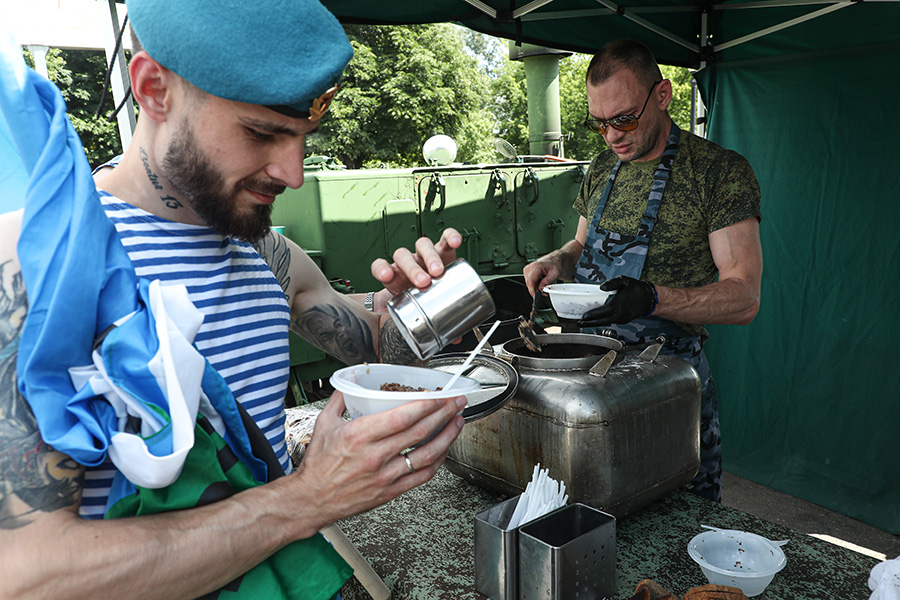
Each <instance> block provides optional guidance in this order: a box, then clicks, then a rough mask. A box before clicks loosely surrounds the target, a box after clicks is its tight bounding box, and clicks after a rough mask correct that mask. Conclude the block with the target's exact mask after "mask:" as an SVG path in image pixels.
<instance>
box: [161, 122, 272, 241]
mask: <svg viewBox="0 0 900 600" xmlns="http://www.w3.org/2000/svg"><path fill="white" fill-rule="evenodd" d="M162 166H163V169H164V172H165V174H166V176H167V177H168V179H169V181H171V182H172V185H173V186H175V188H176V189H177V190H178V191H179V192H180V193H181V195H182V196H184V197H185V198H186V199H187V200H188V202H190V204H191V208H193V209H194V212H196V213H197V215H198V216H199V217H200V218H201V219H203V221H204V222H205V223H206V225H208V226H209V227H211V228H212V229H214V230H215V231H216V233H219V234H221V235H224V236H229V237H233V238H238V239H241V240H247V241H250V242H252V241H255V240H258V239H260V238H262V237H263V236H264V235H266V233H267V232H268V231H269V227H270V226H271V225H272V219H271V214H272V205H271V204H259V205H256V206H254V207H253V208H252V211H251V212H250V213H249V214H239V213H238V211H237V197H238V194H240V192H241V190H243V189H244V188H249V189H251V190H254V191H256V192H260V193H265V194H272V195H278V194H280V193H281V192H283V191H284V189H285V188H284V186H283V185H279V184H277V183H274V182H273V181H270V180H254V179H251V178H246V179H242V180H240V181H238V182H237V184H236V185H235V187H234V189H233V190H231V191H228V190H227V189H225V178H224V177H223V176H222V174H221V173H220V172H219V171H218V170H217V169H216V168H215V166H213V164H212V161H211V160H209V158H208V157H207V156H206V155H205V154H203V152H202V151H201V150H200V148H198V147H197V143H196V140H195V138H194V134H193V131H192V130H191V128H190V126H189V125H188V124H187V123H182V128H181V130H180V131H179V133H178V135H177V136H176V137H175V139H174V140H173V142H172V144H171V145H170V146H169V148H168V150H167V151H166V155H165V156H164V157H163V161H162Z"/></svg>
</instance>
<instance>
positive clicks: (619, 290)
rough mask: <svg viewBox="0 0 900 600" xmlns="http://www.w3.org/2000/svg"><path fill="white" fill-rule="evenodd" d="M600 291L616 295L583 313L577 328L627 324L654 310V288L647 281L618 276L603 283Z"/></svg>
mask: <svg viewBox="0 0 900 600" xmlns="http://www.w3.org/2000/svg"><path fill="white" fill-rule="evenodd" d="M600 289H601V290H604V291H607V292H613V291H614V292H616V293H615V294H613V295H612V296H610V297H609V299H607V301H606V304H604V305H603V306H598V307H597V308H592V309H591V310H589V311H587V312H586V313H584V314H583V315H582V316H581V320H580V321H578V326H579V327H602V326H604V325H611V324H613V323H628V322H629V321H631V320H633V319H636V318H638V317H645V316H647V315H649V314H652V313H653V311H654V310H655V309H656V301H657V298H656V288H655V287H653V284H652V283H650V282H649V281H639V280H637V279H634V278H632V277H625V276H624V275H620V276H619V277H613V278H612V279H610V280H609V281H604V282H603V283H602V284H601V285H600Z"/></svg>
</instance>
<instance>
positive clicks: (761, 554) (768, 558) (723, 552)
mask: <svg viewBox="0 0 900 600" xmlns="http://www.w3.org/2000/svg"><path fill="white" fill-rule="evenodd" d="M784 543H786V542H777V543H776V542H773V541H771V540H768V539H766V538H764V537H762V536H759V535H756V534H755V533H748V532H746V531H737V530H733V529H716V530H713V531H704V532H703V533H701V534H698V535H696V536H695V537H694V538H693V539H692V540H691V541H690V543H689V544H688V554H689V555H690V557H691V558H692V559H694V561H695V562H696V563H697V564H698V565H700V569H701V570H702V571H703V574H704V575H706V578H707V579H708V580H709V582H710V583H712V584H715V585H730V586H732V587H736V588H740V589H741V590H742V591H743V592H744V594H746V595H747V596H748V597H752V596H758V595H759V594H761V593H762V592H763V590H764V589H766V586H767V585H769V584H770V583H771V582H772V579H773V578H774V577H775V574H776V573H778V572H779V571H781V570H782V569H783V568H784V567H785V565H786V564H787V558H785V556H784V551H783V550H782V549H781V545H782V544H784Z"/></svg>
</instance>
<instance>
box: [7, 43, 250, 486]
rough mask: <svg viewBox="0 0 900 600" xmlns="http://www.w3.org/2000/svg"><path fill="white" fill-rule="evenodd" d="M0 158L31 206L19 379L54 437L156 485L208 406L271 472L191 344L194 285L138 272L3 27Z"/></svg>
mask: <svg viewBox="0 0 900 600" xmlns="http://www.w3.org/2000/svg"><path fill="white" fill-rule="evenodd" d="M0 165H2V166H0V197H2V198H4V202H5V203H4V204H3V208H4V210H6V209H10V210H14V209H18V208H21V207H23V206H24V217H23V221H22V229H21V233H20V236H19V241H18V248H17V249H18V258H19V263H20V264H21V269H22V276H23V280H24V282H25V288H26V291H27V294H28V302H29V309H28V315H27V317H26V320H25V324H24V326H23V329H22V334H21V340H20V343H19V349H18V362H17V377H18V387H19V391H20V392H21V393H22V395H23V396H24V397H25V400H26V401H27V402H28V404H29V405H30V406H31V409H32V411H33V412H34V415H35V418H36V419H37V422H38V426H39V428H40V431H41V436H42V438H43V440H44V441H45V442H46V443H47V444H49V445H51V446H52V447H53V448H55V449H56V450H58V451H60V452H63V453H65V454H67V455H69V456H71V457H72V458H73V459H75V460H76V461H78V462H79V463H81V464H84V465H88V466H94V465H98V464H100V463H101V462H103V460H104V459H105V458H106V456H107V454H108V455H109V456H110V458H111V459H112V460H113V463H114V464H115V465H116V467H117V468H118V469H119V470H120V472H121V473H123V474H125V475H126V476H127V477H128V479H129V480H130V481H131V482H132V483H134V484H136V485H140V486H142V487H149V488H159V487H164V486H166V485H168V484H170V483H172V482H173V481H175V479H176V478H177V477H178V475H179V473H180V470H181V464H183V460H184V456H185V454H186V453H187V451H188V450H189V449H190V447H191V446H192V444H193V439H194V438H193V436H194V425H195V421H196V417H197V413H198V411H199V412H200V413H202V414H204V415H206V416H207V417H208V418H209V419H210V422H211V423H213V426H214V427H215V428H216V430H217V432H218V433H220V435H222V437H223V438H224V439H225V440H226V441H227V442H228V444H229V446H231V448H232V450H233V451H234V452H235V454H236V455H237V456H238V458H239V459H240V460H241V461H242V462H243V463H244V464H245V465H247V466H248V467H249V468H250V469H251V472H252V473H253V476H254V477H255V478H256V479H257V480H258V481H266V480H267V473H266V466H265V463H264V462H263V461H262V460H259V459H257V458H256V457H254V456H253V453H252V451H251V450H250V444H249V441H248V438H247V432H246V429H245V428H244V426H243V424H242V422H241V417H240V414H239V412H238V409H237V405H236V402H235V400H234V397H233V395H232V394H231V392H230V390H229V389H228V386H227V384H226V383H225V381H224V380H223V379H222V378H221V376H219V374H218V373H217V372H216V371H215V370H214V369H213V368H212V367H211V366H210V365H209V363H208V362H207V361H206V360H205V359H204V358H203V357H202V355H200V354H199V352H197V350H196V348H195V347H194V346H193V345H192V342H193V336H194V334H195V333H196V331H197V328H198V327H199V325H200V323H201V322H202V319H203V316H202V314H201V313H200V312H199V311H197V309H196V308H195V307H194V306H193V305H192V304H191V302H190V300H189V299H188V297H187V291H186V289H185V288H184V287H183V286H165V287H164V286H162V285H160V284H159V282H148V281H144V280H139V279H138V278H137V277H136V275H135V272H134V269H133V267H132V264H131V260H130V259H129V257H128V254H127V252H126V251H125V248H124V246H123V245H122V243H121V241H120V240H119V237H118V235H117V233H116V230H115V227H114V226H113V224H112V223H111V222H110V221H109V219H108V218H107V217H106V214H105V212H104V210H103V208H102V206H101V203H100V201H99V198H98V197H97V191H96V188H95V187H94V182H93V179H92V177H91V169H90V165H89V164H88V162H87V158H86V157H85V155H84V150H83V148H82V145H81V141H80V139H79V138H78V135H77V133H76V132H75V130H74V128H73V127H72V125H71V123H70V122H69V119H68V118H67V116H66V107H65V103H64V101H63V98H62V95H61V94H60V92H59V90H58V89H57V88H56V86H55V85H54V84H53V83H51V82H50V81H48V80H47V79H45V78H44V77H42V76H40V75H38V74H37V73H36V72H35V71H34V70H32V69H29V68H27V66H26V65H25V63H24V60H23V58H22V51H21V47H20V46H19V45H18V44H16V43H15V42H14V40H13V39H12V36H11V35H10V34H8V33H4V32H2V31H0ZM101 338H102V343H100V344H99V345H98V346H97V347H96V348H95V347H94V345H95V341H97V340H100V339H101ZM135 424H137V425H135Z"/></svg>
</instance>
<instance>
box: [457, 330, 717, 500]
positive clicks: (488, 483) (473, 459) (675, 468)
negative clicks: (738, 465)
mask: <svg viewBox="0 0 900 600" xmlns="http://www.w3.org/2000/svg"><path fill="white" fill-rule="evenodd" d="M537 339H538V341H539V342H540V343H541V344H542V346H543V351H542V352H540V353H535V352H532V351H530V350H528V349H527V348H526V347H525V344H524V342H523V341H522V340H521V339H518V338H517V339H513V340H510V341H508V342H506V343H504V344H503V345H502V346H501V347H500V349H499V352H498V356H499V357H500V358H504V359H506V360H509V361H510V363H511V364H512V365H513V366H514V367H515V369H516V371H517V372H518V374H519V384H518V388H517V390H516V393H515V395H514V396H513V397H512V398H511V399H510V400H509V401H508V402H507V403H506V404H504V405H503V407H502V408H501V409H500V410H498V411H497V412H495V413H493V414H492V415H490V416H487V417H485V418H483V419H480V420H478V421H475V422H472V423H467V424H466V426H465V427H463V430H462V432H461V433H460V436H459V438H458V439H457V440H456V442H454V444H453V445H452V446H451V448H450V452H449V454H448V458H447V463H446V464H447V467H448V468H449V469H450V471H452V472H453V473H456V474H457V475H459V476H461V477H463V478H465V479H467V480H469V481H471V482H473V483H475V484H477V485H479V486H481V487H484V488H487V489H490V490H493V491H495V492H498V493H503V494H510V495H514V494H518V493H520V492H521V491H522V490H524V488H525V485H526V484H527V483H528V482H529V481H530V480H531V477H532V471H533V468H534V465H535V464H537V463H540V464H541V466H542V467H547V468H549V470H550V476H551V477H552V478H554V479H556V480H561V481H563V482H565V484H566V488H567V491H568V494H569V499H570V502H582V503H585V504H588V505H590V506H593V507H595V508H599V509H602V510H604V511H606V512H609V513H612V514H613V515H615V516H616V517H619V518H621V517H623V516H625V515H627V514H630V513H632V512H634V511H636V510H638V509H640V508H642V507H643V506H646V505H647V504H649V503H651V502H653V501H654V500H657V499H659V498H661V497H662V496H664V495H666V494H667V493H669V492H670V491H672V490H674V489H676V488H678V487H679V486H681V485H683V484H685V483H687V482H689V481H690V480H691V479H692V478H693V476H694V475H695V474H696V472H697V468H698V466H699V464H700V433H699V430H700V379H699V377H698V375H697V372H696V371H695V370H694V368H693V367H691V365H689V364H688V363H687V362H685V361H683V360H680V359H677V358H672V357H670V356H666V355H662V354H658V351H659V348H660V347H661V344H660V343H654V344H651V345H649V346H646V345H644V346H639V347H630V346H625V345H623V344H622V343H621V342H620V341H618V340H616V339H613V338H608V337H603V336H597V335H587V334H580V333H559V334H543V335H539V336H537Z"/></svg>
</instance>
